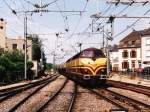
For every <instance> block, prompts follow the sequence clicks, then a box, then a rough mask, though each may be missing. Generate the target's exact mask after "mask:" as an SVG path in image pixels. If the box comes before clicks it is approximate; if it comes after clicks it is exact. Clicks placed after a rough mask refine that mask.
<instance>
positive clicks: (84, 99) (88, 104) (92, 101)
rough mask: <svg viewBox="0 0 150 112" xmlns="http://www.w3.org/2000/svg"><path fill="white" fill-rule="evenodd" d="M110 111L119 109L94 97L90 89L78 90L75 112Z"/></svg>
mask: <svg viewBox="0 0 150 112" xmlns="http://www.w3.org/2000/svg"><path fill="white" fill-rule="evenodd" d="M110 109H117V107H116V106H114V105H113V104H111V103H109V102H107V101H106V100H104V99H102V98H100V97H98V96H96V95H94V94H93V93H91V92H90V91H89V90H88V89H84V88H82V87H79V88H78V94H77V98H76V103H75V105H74V107H73V112H109V110H110Z"/></svg>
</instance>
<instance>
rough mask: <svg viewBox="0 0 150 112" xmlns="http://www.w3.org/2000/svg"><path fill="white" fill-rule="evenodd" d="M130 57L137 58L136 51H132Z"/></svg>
mask: <svg viewBox="0 0 150 112" xmlns="http://www.w3.org/2000/svg"><path fill="white" fill-rule="evenodd" d="M130 57H131V58H136V51H135V50H132V51H131V52H130Z"/></svg>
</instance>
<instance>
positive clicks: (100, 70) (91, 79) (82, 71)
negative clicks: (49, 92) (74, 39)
mask: <svg viewBox="0 0 150 112" xmlns="http://www.w3.org/2000/svg"><path fill="white" fill-rule="evenodd" d="M58 71H59V73H60V74H62V75H65V76H66V77H68V78H70V79H73V80H75V81H78V82H85V81H86V82H88V83H89V84H96V83H105V82H106V80H107V59H106V56H105V55H104V53H103V51H102V50H100V49H97V48H87V49H85V50H83V51H81V52H80V53H78V54H76V55H74V56H73V57H71V58H70V59H68V60H67V61H66V62H65V63H63V64H61V65H59V67H58Z"/></svg>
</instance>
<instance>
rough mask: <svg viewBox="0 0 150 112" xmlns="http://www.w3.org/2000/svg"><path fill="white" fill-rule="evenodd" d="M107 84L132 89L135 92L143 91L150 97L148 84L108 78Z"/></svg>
mask: <svg viewBox="0 0 150 112" xmlns="http://www.w3.org/2000/svg"><path fill="white" fill-rule="evenodd" d="M107 84H108V85H111V86H113V87H116V88H121V89H126V90H131V91H134V92H138V93H142V94H144V95H147V96H149V97H150V87H148V86H142V85H136V84H131V83H125V82H120V81H113V80H108V81H107Z"/></svg>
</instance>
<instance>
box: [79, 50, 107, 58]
mask: <svg viewBox="0 0 150 112" xmlns="http://www.w3.org/2000/svg"><path fill="white" fill-rule="evenodd" d="M81 57H85V58H93V57H95V58H97V57H101V58H104V57H105V55H104V53H103V52H102V51H100V50H87V51H83V52H82V53H81Z"/></svg>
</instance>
